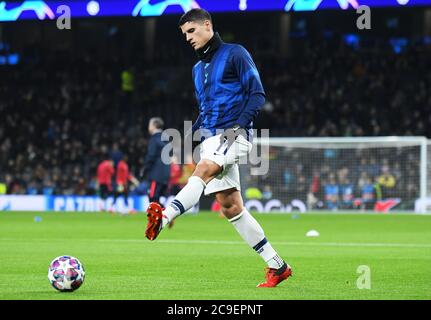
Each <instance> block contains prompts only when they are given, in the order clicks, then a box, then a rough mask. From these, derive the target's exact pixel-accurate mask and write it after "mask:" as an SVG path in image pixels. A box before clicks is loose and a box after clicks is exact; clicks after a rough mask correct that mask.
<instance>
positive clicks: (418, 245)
mask: <svg viewBox="0 0 431 320" xmlns="http://www.w3.org/2000/svg"><path fill="white" fill-rule="evenodd" d="M0 241H52V240H51V239H22V238H0ZM74 241H84V242H92V241H97V242H113V243H116V242H118V243H148V244H150V242H148V240H146V239H74ZM151 243H173V244H210V245H242V244H244V242H243V241H226V240H186V239H184V240H182V239H159V240H156V241H155V242H151ZM271 244H274V245H282V246H317V247H359V248H360V247H394V248H397V247H398V248H431V244H426V243H366V242H365V243H361V242H298V241H271Z"/></svg>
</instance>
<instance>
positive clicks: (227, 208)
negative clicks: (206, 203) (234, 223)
mask: <svg viewBox="0 0 431 320" xmlns="http://www.w3.org/2000/svg"><path fill="white" fill-rule="evenodd" d="M242 210H243V208H242V206H241V205H240V204H237V203H228V204H224V205H223V204H221V212H222V213H223V215H224V216H225V217H226V218H228V219H232V218H234V217H236V216H237V215H239V214H240V213H241V212H242Z"/></svg>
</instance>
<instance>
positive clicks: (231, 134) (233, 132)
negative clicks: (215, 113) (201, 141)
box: [220, 125, 242, 144]
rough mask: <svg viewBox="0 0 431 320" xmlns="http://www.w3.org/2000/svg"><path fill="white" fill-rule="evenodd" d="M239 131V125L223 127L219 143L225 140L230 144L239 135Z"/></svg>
mask: <svg viewBox="0 0 431 320" xmlns="http://www.w3.org/2000/svg"><path fill="white" fill-rule="evenodd" d="M241 131H242V129H241V127H240V126H239V125H235V126H233V127H232V128H229V129H225V130H224V132H223V133H222V134H221V136H220V143H225V142H226V141H227V142H228V143H229V144H232V143H233V142H234V141H235V140H236V138H237V137H238V136H239V135H240V133H241Z"/></svg>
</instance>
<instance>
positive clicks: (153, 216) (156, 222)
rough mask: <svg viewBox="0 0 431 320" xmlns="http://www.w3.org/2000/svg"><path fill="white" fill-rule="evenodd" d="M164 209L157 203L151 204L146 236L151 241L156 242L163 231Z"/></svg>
mask: <svg viewBox="0 0 431 320" xmlns="http://www.w3.org/2000/svg"><path fill="white" fill-rule="evenodd" d="M162 212H163V208H162V206H161V205H160V204H158V203H157V202H151V203H150V205H149V206H148V209H147V218H148V224H147V229H146V230H145V236H146V237H147V238H148V239H149V240H155V239H156V238H157V236H158V235H159V233H160V231H161V230H162V222H163V217H165V218H166V216H165V215H164V214H163V213H162Z"/></svg>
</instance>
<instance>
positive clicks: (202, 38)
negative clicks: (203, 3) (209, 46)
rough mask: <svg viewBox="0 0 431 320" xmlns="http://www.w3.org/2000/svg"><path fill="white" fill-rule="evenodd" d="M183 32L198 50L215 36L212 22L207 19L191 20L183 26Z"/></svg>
mask: <svg viewBox="0 0 431 320" xmlns="http://www.w3.org/2000/svg"><path fill="white" fill-rule="evenodd" d="M181 32H182V33H183V35H184V36H185V38H186V41H187V42H188V43H190V45H191V46H192V47H193V49H195V50H198V49H200V48H202V47H203V46H205V45H206V43H207V42H208V41H209V40H210V39H211V37H212V36H213V31H212V26H211V22H210V21H209V20H205V21H203V22H195V21H189V22H186V23H185V24H183V25H182V26H181Z"/></svg>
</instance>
